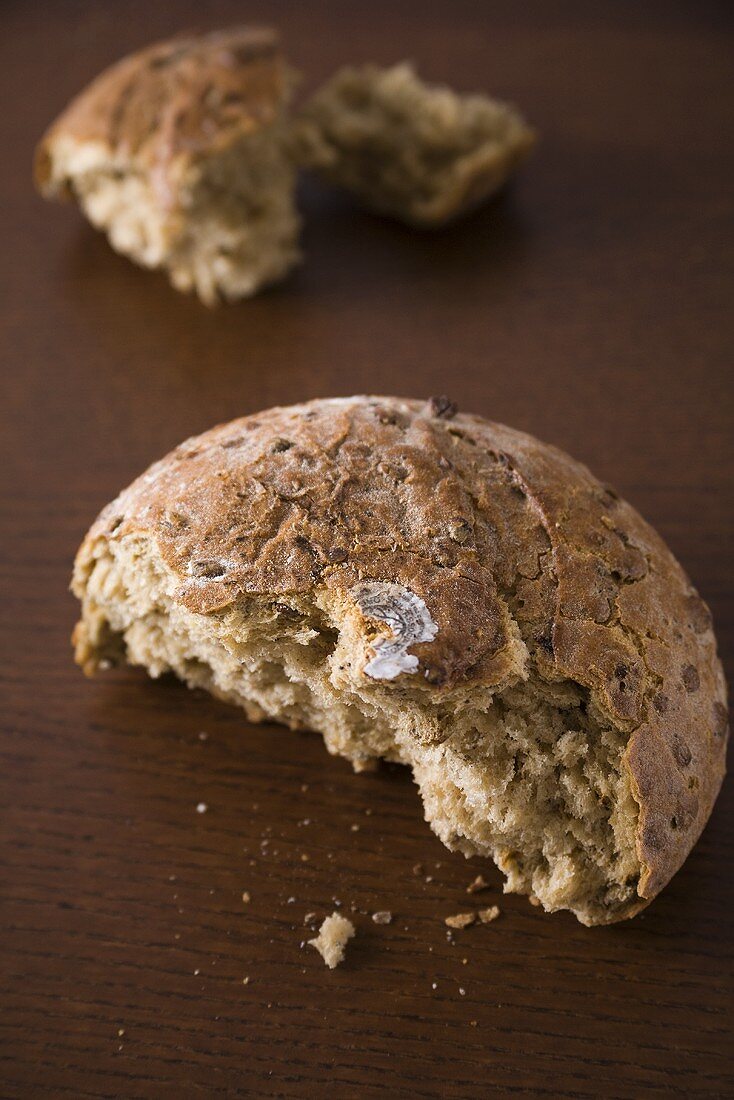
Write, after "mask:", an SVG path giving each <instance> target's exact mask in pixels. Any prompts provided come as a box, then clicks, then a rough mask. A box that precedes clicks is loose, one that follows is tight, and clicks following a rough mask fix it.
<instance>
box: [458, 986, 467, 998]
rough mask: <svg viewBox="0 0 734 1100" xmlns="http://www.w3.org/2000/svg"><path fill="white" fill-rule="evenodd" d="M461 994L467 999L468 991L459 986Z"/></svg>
mask: <svg viewBox="0 0 734 1100" xmlns="http://www.w3.org/2000/svg"><path fill="white" fill-rule="evenodd" d="M459 993H460V994H461V996H462V997H466V990H465V989H462V988H461V986H459Z"/></svg>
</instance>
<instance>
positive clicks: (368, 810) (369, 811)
mask: <svg viewBox="0 0 734 1100" xmlns="http://www.w3.org/2000/svg"><path fill="white" fill-rule="evenodd" d="M364 812H365V817H372V810H370V809H369V808H368V809H366V810H365V811H364Z"/></svg>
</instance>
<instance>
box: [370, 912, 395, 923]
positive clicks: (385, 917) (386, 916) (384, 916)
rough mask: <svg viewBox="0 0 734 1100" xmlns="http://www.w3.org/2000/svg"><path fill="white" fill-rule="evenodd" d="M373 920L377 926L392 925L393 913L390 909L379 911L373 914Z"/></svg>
mask: <svg viewBox="0 0 734 1100" xmlns="http://www.w3.org/2000/svg"><path fill="white" fill-rule="evenodd" d="M372 920H373V921H374V922H375V924H390V923H391V921H392V913H391V912H390V910H389V909H378V911H377V912H376V913H373V914H372Z"/></svg>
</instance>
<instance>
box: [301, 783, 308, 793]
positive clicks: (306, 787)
mask: <svg viewBox="0 0 734 1100" xmlns="http://www.w3.org/2000/svg"><path fill="white" fill-rule="evenodd" d="M301 790H302V791H303V793H304V794H305V793H306V791H307V790H308V783H301Z"/></svg>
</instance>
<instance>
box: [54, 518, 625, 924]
mask: <svg viewBox="0 0 734 1100" xmlns="http://www.w3.org/2000/svg"><path fill="white" fill-rule="evenodd" d="M179 585H180V579H179V578H178V577H177V576H175V575H174V574H173V573H172V572H171V571H170V570H168V569H167V567H165V566H164V565H163V564H162V562H161V560H160V557H159V556H158V555H157V553H156V552H155V550H154V545H153V544H152V542H151V541H150V540H148V539H146V538H142V537H138V536H132V535H125V536H123V537H121V538H116V537H115V536H111V537H110V538H109V540H108V539H105V538H100V539H98V540H97V541H96V542H95V543H94V544H92V546H90V547H87V549H86V551H85V553H84V554H83V555H82V556H81V557H80V559H79V560H78V562H77V568H76V573H75V581H74V589H75V592H76V594H77V595H78V596H79V597H80V598H81V599H82V600H83V618H82V623H81V624H80V627H79V628H78V630H77V635H76V642H77V659H78V660H79V661H80V663H81V664H83V665H85V666H86V667H94V666H96V665H98V664H100V663H101V662H104V661H105V660H109V661H113V662H115V661H119V660H127V661H129V662H130V663H131V664H135V665H142V666H143V667H144V668H146V669H147V670H148V672H149V673H150V674H151V675H152V676H160V675H161V674H162V673H165V672H169V671H172V672H174V673H175V674H176V675H177V676H179V677H180V678H181V679H182V680H184V681H185V682H186V683H187V684H189V685H190V686H192V687H199V688H204V689H206V690H208V691H210V692H211V693H212V694H214V695H216V696H218V697H220V698H223V699H225V700H227V701H229V702H232V703H235V704H238V705H240V706H242V707H244V709H245V710H246V712H247V714H248V716H249V717H250V718H251V719H252V720H260V719H264V718H270V719H273V720H275V721H279V722H284V723H286V724H288V725H290V726H291V727H293V728H308V729H313V730H317V731H320V732H321V733H322V734H323V736H324V740H325V742H326V746H327V748H328V749H329V751H330V752H331V753H335V754H339V755H341V756H344V757H346V758H347V759H349V760H350V761H351V762H352V763H353V765H354V766H355V768H356V769H358V770H359V769H361V768H364V767H366V766H368V765H369V764H370V762H372V761H373V760H374V759H375V758H379V757H381V758H383V759H387V760H392V761H397V762H400V763H403V764H406V765H408V766H410V767H411V768H412V771H413V775H414V777H415V781H416V783H417V785H418V788H419V790H420V793H421V796H422V799H423V804H424V807H425V814H426V819H427V820H428V822H429V823H430V824H431V826H432V828H433V829H434V830H435V832H436V833H437V834H438V836H439V837H440V838H441V840H442V841H443V842H444V843H445V844H446V845H447V846H448V847H449V848H450V849H452V850H458V851H461V852H463V853H464V855H466V856H473V855H481V856H487V857H490V858H492V859H493V860H494V861H495V862H496V863H497V865H498V866H499V867H500V869H501V870H502V871H503V873H504V874H505V876H506V879H507V881H506V887H505V888H506V890H509V891H513V892H518V893H525V894H530V895H534V896H535V897H536V898H538V899H539V900H540V902H541V903H542V905H543V906H544V907H545V908H546V909H547V910H549V911H552V910H557V909H570V910H572V911H573V912H574V913H575V914H576V916H577V917H578V918H579V919H580V920H581V921H582V922H584V923H586V924H597V923H604V922H606V921H610V920H612V919H614V918H615V913H617V911H618V910H619V909H621V908H622V907H624V906H625V905H626V904H628V903H629V902H630V900H631V899H633V898H634V897H635V895H636V888H637V882H638V879H639V874H640V867H639V862H638V859H637V856H636V852H635V842H634V838H635V831H636V825H637V812H638V811H637V804H636V802H635V800H634V798H633V797H632V793H631V791H630V786H629V781H628V777H627V774H626V771H625V769H624V768H623V767H622V753H623V751H624V748H625V744H626V737H625V735H624V734H622V733H621V732H620V731H618V730H616V729H613V728H611V727H609V726H605V725H604V723H603V721H602V720H601V719H600V717H599V716H596V715H595V714H594V711H593V707H591V706H590V705H589V700H588V698H587V695H586V693H585V691H584V689H582V688H581V687H580V686H579V685H577V684H575V683H572V682H570V681H563V682H558V683H552V684H551V683H548V682H545V681H542V680H540V678H539V677H538V676H537V674H534V673H532V671H531V672H529V673H526V675H527V676H528V678H527V679H525V680H519V681H518V682H517V683H515V684H514V685H513V686H510V687H507V688H505V689H503V690H501V691H500V692H499V693H498V694H495V695H491V694H490V693H489V692H488V691H486V690H485V689H481V688H478V687H476V686H473V687H469V688H466V689H463V690H456V691H452V692H451V693H449V694H440V693H438V692H437V691H436V689H435V688H431V687H430V685H428V684H426V683H425V682H423V681H422V680H421V679H420V678H419V677H418V676H410V675H407V676H401V677H399V678H398V679H397V680H396V681H394V682H391V683H380V682H376V681H373V680H371V679H369V677H366V676H365V675H364V674H363V672H362V671H361V668H360V667H359V666H360V662H359V660H358V659H357V647H356V646H355V644H354V640H353V639H352V638H351V637H350V633H349V630H348V629H342V627H343V626H344V613H343V607H340V606H339V605H338V604H337V603H336V602H335V601H334V597H333V596H331V595H330V594H329V593H328V591H327V590H326V589H322V590H320V591H318V592H317V593H316V594H315V596H311V597H306V596H303V595H298V596H296V595H292V596H287V597H286V596H282V595H281V596H277V597H276V596H273V597H266V596H257V597H255V596H253V597H248V598H243V599H240V600H239V601H238V602H237V604H236V605H232V606H230V607H228V608H227V609H225V610H222V611H220V612H216V613H210V614H207V615H202V614H195V613H192V612H190V611H188V610H186V608H184V607H183V606H182V605H181V604H180V603H179V602H177V601H176V600H175V599H174V592H175V590H176V589H177V588H178V586H179Z"/></svg>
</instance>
